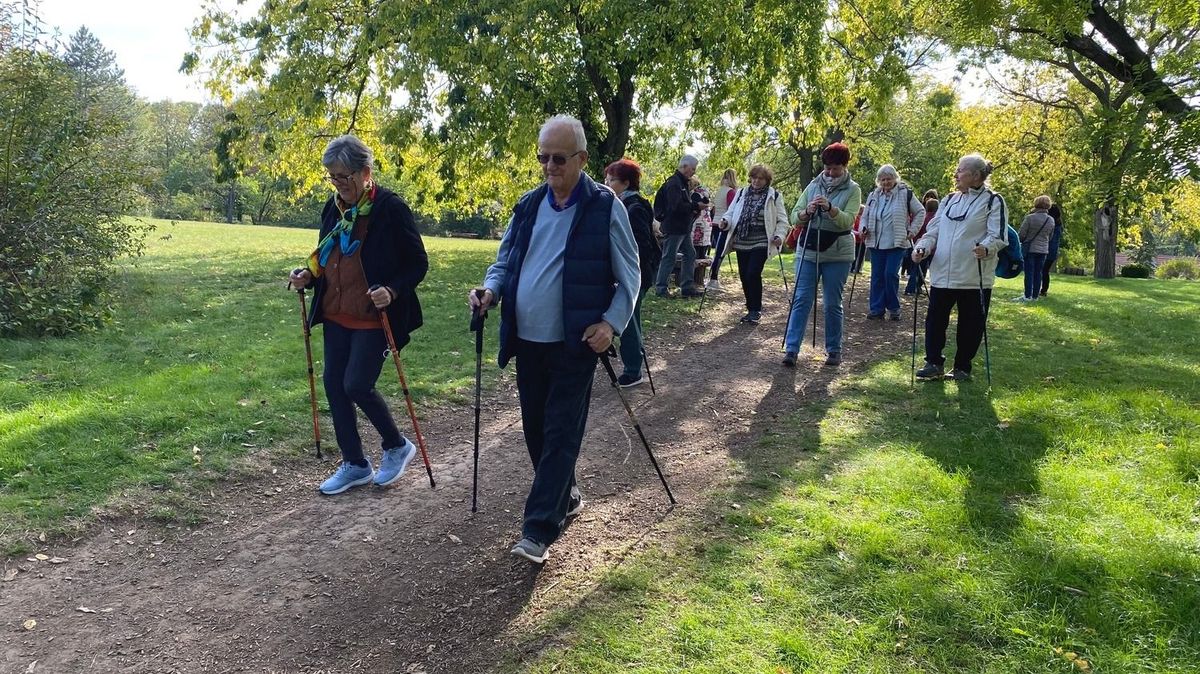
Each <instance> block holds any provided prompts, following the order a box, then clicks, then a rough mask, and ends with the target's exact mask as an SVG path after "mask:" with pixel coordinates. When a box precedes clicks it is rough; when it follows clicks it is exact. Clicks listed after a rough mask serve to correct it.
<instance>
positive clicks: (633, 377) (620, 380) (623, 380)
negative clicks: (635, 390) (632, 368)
mask: <svg viewBox="0 0 1200 674" xmlns="http://www.w3.org/2000/svg"><path fill="white" fill-rule="evenodd" d="M645 382H646V378H645V377H643V376H642V375H641V374H640V373H639V374H623V375H621V376H620V377H617V386H620V387H621V388H629V387H631V386H637V385H638V384H643V383H645Z"/></svg>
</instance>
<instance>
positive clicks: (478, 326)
mask: <svg viewBox="0 0 1200 674" xmlns="http://www.w3.org/2000/svg"><path fill="white" fill-rule="evenodd" d="M484 292H485V291H484V290H482V289H480V288H476V289H475V297H476V298H478V299H479V302H480V304H479V310H476V311H472V312H471V332H481V331H483V321H484V319H485V318H487V307H485V306H483V295H484ZM481 312H482V313H481Z"/></svg>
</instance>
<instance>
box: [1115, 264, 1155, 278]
mask: <svg viewBox="0 0 1200 674" xmlns="http://www.w3.org/2000/svg"><path fill="white" fill-rule="evenodd" d="M1153 273H1154V267H1151V266H1150V265H1148V264H1145V263H1142V262H1130V263H1129V264H1127V265H1123V266H1122V267H1121V278H1150V275H1151V274H1153Z"/></svg>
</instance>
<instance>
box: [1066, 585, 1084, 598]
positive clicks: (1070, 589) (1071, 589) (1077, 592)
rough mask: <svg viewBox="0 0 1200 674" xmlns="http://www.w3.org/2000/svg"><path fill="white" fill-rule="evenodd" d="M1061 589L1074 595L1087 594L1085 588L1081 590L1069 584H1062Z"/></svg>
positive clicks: (1082, 595) (1081, 595)
mask: <svg viewBox="0 0 1200 674" xmlns="http://www.w3.org/2000/svg"><path fill="white" fill-rule="evenodd" d="M1063 591H1064V592H1067V593H1069V594H1073V595H1075V596H1076V597H1086V596H1088V593H1087V590H1081V589H1079V588H1077V587H1071V586H1070V585H1063Z"/></svg>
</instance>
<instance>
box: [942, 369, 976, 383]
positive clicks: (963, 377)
mask: <svg viewBox="0 0 1200 674" xmlns="http://www.w3.org/2000/svg"><path fill="white" fill-rule="evenodd" d="M946 378H947V379H953V380H954V381H971V373H970V372H968V371H966V370H960V369H958V368H957V367H956V368H954V369H953V370H950V374H948V375H946Z"/></svg>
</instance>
